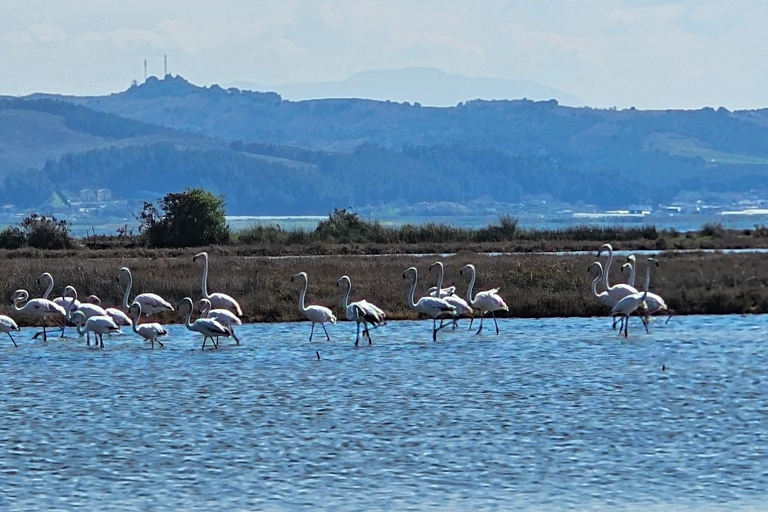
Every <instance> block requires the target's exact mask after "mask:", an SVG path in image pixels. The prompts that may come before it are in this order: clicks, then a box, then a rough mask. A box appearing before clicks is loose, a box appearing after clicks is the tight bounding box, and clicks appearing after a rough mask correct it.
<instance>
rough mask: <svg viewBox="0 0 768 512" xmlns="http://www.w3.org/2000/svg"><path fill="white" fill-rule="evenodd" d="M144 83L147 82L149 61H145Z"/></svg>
mask: <svg viewBox="0 0 768 512" xmlns="http://www.w3.org/2000/svg"><path fill="white" fill-rule="evenodd" d="M144 81H145V82H146V81H147V59H144Z"/></svg>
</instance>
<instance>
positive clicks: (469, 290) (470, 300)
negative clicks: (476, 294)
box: [467, 267, 477, 306]
mask: <svg viewBox="0 0 768 512" xmlns="http://www.w3.org/2000/svg"><path fill="white" fill-rule="evenodd" d="M469 270H471V271H472V276H471V277H470V278H469V286H468V287H467V302H468V303H469V305H470V306H474V305H475V300H474V299H473V298H472V289H473V288H474V287H475V278H476V277H477V276H476V275H475V267H469Z"/></svg>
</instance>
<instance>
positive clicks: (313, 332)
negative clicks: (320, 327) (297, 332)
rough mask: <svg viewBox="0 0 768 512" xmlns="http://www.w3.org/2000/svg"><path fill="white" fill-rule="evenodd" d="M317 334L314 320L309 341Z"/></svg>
mask: <svg viewBox="0 0 768 512" xmlns="http://www.w3.org/2000/svg"><path fill="white" fill-rule="evenodd" d="M314 334H315V322H312V330H311V331H309V341H312V336H313V335H314Z"/></svg>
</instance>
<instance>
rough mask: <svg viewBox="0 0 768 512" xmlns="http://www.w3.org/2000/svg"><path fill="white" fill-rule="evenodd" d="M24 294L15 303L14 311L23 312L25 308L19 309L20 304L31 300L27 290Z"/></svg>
mask: <svg viewBox="0 0 768 512" xmlns="http://www.w3.org/2000/svg"><path fill="white" fill-rule="evenodd" d="M22 292H24V293H22V296H21V297H19V298H17V299H15V300H14V301H13V309H14V310H16V311H22V310H23V309H24V307H19V302H27V300H29V292H27V290H22Z"/></svg>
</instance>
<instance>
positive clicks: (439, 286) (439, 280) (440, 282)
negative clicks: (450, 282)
mask: <svg viewBox="0 0 768 512" xmlns="http://www.w3.org/2000/svg"><path fill="white" fill-rule="evenodd" d="M438 263H440V262H438ZM437 267H438V268H439V269H440V274H438V276H437V293H436V294H435V297H437V298H438V299H440V298H442V297H441V295H442V294H443V274H444V272H445V271H444V270H443V264H442V263H440V264H439V265H438V266H437Z"/></svg>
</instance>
